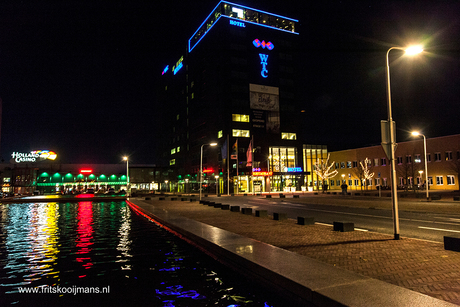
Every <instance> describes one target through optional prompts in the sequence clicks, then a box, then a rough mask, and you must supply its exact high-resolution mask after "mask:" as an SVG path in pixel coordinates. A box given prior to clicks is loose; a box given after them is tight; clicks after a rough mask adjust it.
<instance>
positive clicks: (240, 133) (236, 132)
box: [232, 129, 250, 138]
mask: <svg viewBox="0 0 460 307" xmlns="http://www.w3.org/2000/svg"><path fill="white" fill-rule="evenodd" d="M232 136H233V137H240V138H248V137H250V135H249V130H240V129H233V130H232Z"/></svg>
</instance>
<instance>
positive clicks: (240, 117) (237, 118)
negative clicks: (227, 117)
mask: <svg viewBox="0 0 460 307" xmlns="http://www.w3.org/2000/svg"><path fill="white" fill-rule="evenodd" d="M232 121H234V122H242V123H249V115H246V114H232Z"/></svg>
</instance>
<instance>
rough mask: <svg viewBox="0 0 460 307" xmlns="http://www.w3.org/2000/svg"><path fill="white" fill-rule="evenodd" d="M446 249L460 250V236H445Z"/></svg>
mask: <svg viewBox="0 0 460 307" xmlns="http://www.w3.org/2000/svg"><path fill="white" fill-rule="evenodd" d="M444 249H445V250H449V251H454V252H460V238H459V237H449V236H444Z"/></svg>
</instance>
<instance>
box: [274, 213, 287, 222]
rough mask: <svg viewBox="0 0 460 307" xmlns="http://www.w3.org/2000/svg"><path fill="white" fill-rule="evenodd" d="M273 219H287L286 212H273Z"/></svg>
mask: <svg viewBox="0 0 460 307" xmlns="http://www.w3.org/2000/svg"><path fill="white" fill-rule="evenodd" d="M273 219H274V220H276V221H282V220H286V219H287V214H286V213H273Z"/></svg>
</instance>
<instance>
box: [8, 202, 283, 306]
mask: <svg viewBox="0 0 460 307" xmlns="http://www.w3.org/2000/svg"><path fill="white" fill-rule="evenodd" d="M0 214H1V216H0V230H1V231H0V269H1V271H0V306H5V305H11V306H121V305H129V306H285V305H286V304H285V302H282V301H281V300H280V299H278V298H276V297H274V296H273V295H272V293H270V291H269V290H266V289H264V288H262V287H260V286H258V285H256V284H254V283H253V282H251V281H249V280H247V279H246V278H245V277H243V276H241V275H239V274H238V273H236V272H234V271H232V270H231V269H229V268H227V267H225V266H223V265H222V264H220V263H219V262H217V261H215V260H214V259H212V258H211V257H209V256H208V255H206V254H205V253H203V252H201V251H200V250H198V249H197V248H195V247H194V246H192V245H189V244H188V243H187V242H185V241H183V240H182V239H180V238H178V237H176V236H175V235H173V234H172V233H170V232H168V231H167V230H165V229H163V228H161V227H160V226H158V225H156V224H155V223H152V222H150V221H148V220H147V219H146V218H144V217H142V216H140V215H138V214H137V213H135V212H134V211H132V210H131V209H130V208H129V206H128V205H127V204H126V202H124V201H123V202H91V201H88V202H79V203H52V202H48V203H27V204H0ZM21 291H37V292H41V293H29V294H24V293H20V292H21ZM43 292H45V293H43ZM97 292H99V293H97ZM102 292H108V293H102ZM283 303H284V304H283Z"/></svg>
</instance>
